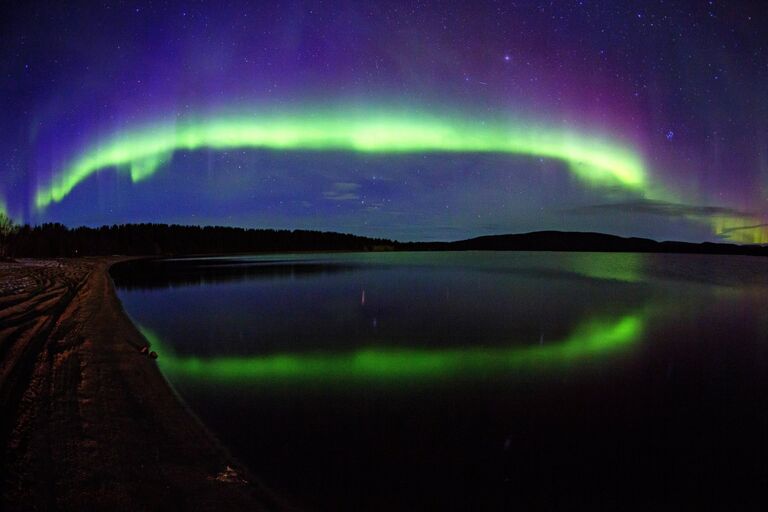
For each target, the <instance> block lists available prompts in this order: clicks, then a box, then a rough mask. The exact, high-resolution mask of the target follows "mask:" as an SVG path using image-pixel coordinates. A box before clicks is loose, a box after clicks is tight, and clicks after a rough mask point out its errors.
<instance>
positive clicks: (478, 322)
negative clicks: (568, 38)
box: [115, 252, 768, 510]
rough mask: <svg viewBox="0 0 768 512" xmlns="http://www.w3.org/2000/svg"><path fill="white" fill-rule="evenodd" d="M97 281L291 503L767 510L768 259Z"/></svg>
mask: <svg viewBox="0 0 768 512" xmlns="http://www.w3.org/2000/svg"><path fill="white" fill-rule="evenodd" d="M115 280H116V283H117V284H118V292H119V295H120V298H121V299H122V301H123V304H124V305H125V308H126V310H127V311H128V313H129V314H130V315H131V317H132V318H133V319H134V320H135V321H136V323H137V324H139V325H140V326H141V328H142V330H143V331H144V332H145V334H146V336H147V337H148V338H149V339H150V340H151V341H152V342H153V345H154V346H155V347H156V348H157V350H158V352H160V359H159V360H158V362H159V364H160V367H161V369H162V370H163V372H164V373H165V374H166V376H167V378H168V379H169V380H170V381H171V383H172V384H173V385H174V387H175V388H176V389H177V391H178V392H179V393H180V394H181V396H182V397H183V398H184V399H185V400H186V401H187V403H188V404H189V405H190V406H191V407H192V408H193V409H194V410H195V411H196V412H197V414H198V415H199V416H200V417H201V419H202V420H203V421H204V422H205V423H206V424H207V425H208V426H209V427H210V428H211V429H212V430H213V431H214V432H215V433H216V434H217V435H218V436H219V438H220V439H221V440H222V441H223V442H224V444H226V445H227V446H228V447H229V448H230V449H231V450H232V451H233V453H234V454H235V455H236V456H237V457H238V458H239V459H240V460H242V461H243V462H245V463H246V464H248V465H249V466H250V467H251V468H252V470H253V471H254V472H255V473H256V474H258V475H261V476H262V477H263V479H264V481H265V482H266V483H267V484H268V485H269V486H271V487H273V488H274V489H277V490H278V491H279V492H283V493H285V494H288V495H291V496H293V497H295V498H296V499H297V501H299V502H300V503H301V504H303V505H305V506H307V507H308V508H311V509H320V510H511V509H522V510H528V509H553V508H557V509H569V510H570V509H582V508H584V507H586V506H590V507H592V508H598V509H627V508H631V509H635V508H644V509H653V510H658V509H673V510H674V509H680V508H683V507H684V506H685V505H690V504H699V505H703V506H705V507H706V508H708V509H711V508H726V509H734V508H737V509H745V508H746V509H753V508H758V509H759V508H761V506H765V505H766V504H768V307H767V306H768V260H764V259H758V258H750V257H735V256H728V257H722V256H695V255H639V254H590V253H570V254H567V253H493V252H488V253H473V252H466V253H392V254H389V253H386V254H385V253H381V254H335V255H301V256H295V255H280V256H274V255H272V256H259V257H249V258H237V259H204V260H182V261H160V262H154V263H144V264H133V265H131V266H128V267H126V266H124V267H122V268H118V269H117V270H116V272H115Z"/></svg>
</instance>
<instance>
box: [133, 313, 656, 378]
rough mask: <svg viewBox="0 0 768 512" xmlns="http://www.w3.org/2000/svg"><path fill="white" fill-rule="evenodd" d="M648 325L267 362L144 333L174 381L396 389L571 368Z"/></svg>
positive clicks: (627, 319)
mask: <svg viewBox="0 0 768 512" xmlns="http://www.w3.org/2000/svg"><path fill="white" fill-rule="evenodd" d="M643 325H644V319H643V318H642V317H641V316H640V315H638V314H631V315H626V316H623V317H621V318H619V319H618V320H592V321H590V322H587V323H585V324H583V325H581V326H579V327H578V328H577V329H576V330H575V331H574V332H573V333H572V334H571V335H570V336H568V337H567V338H566V339H565V340H563V341H560V342H557V343H552V344H548V345H527V346H522V347H512V348H488V347H478V348H447V349H425V348H394V347H392V348H385V347H368V348H361V349H359V350H354V351H350V352H343V353H331V354H323V353H301V354H276V355H267V356H242V357H211V358H200V357H193V356H189V357H187V356H184V357H182V356H177V355H175V354H174V353H173V351H172V350H171V349H170V347H168V346H167V345H165V344H163V343H162V341H161V340H160V338H159V337H158V336H157V335H156V334H155V333H153V332H152V331H151V330H149V329H147V328H145V327H142V326H139V330H140V331H141V332H142V334H143V335H144V337H145V338H147V340H148V341H149V342H150V344H151V345H152V347H153V348H154V349H155V350H157V351H158V352H159V353H160V358H159V359H158V364H159V365H160V367H161V369H162V370H163V372H164V373H166V374H167V375H169V376H170V377H171V378H174V377H188V378H193V379H202V380H216V381H224V382H233V381H234V382H242V381H272V382H275V381H306V380H312V381H329V382H334V381H348V380H357V381H398V380H400V379H432V380H437V379H445V378H450V377H473V376H484V375H488V374H492V373H502V372H507V371H522V370H525V369H535V368H539V367H542V366H551V365H557V364H567V363H571V362H575V361H578V360H583V359H588V358H589V357H591V356H598V355H602V354H605V353H609V352H615V351H619V350H620V349H622V348H626V347H628V346H629V345H631V344H633V343H634V342H636V341H637V340H638V339H639V337H640V335H641V333H642V330H643Z"/></svg>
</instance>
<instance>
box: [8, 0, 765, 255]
mask: <svg viewBox="0 0 768 512" xmlns="http://www.w3.org/2000/svg"><path fill="white" fill-rule="evenodd" d="M3 10H4V13H3V14H4V15H3V17H2V19H3V21H2V23H3V38H4V44H3V46H2V51H3V59H2V62H3V73H2V77H3V78H2V80H3V90H4V94H3V95H2V98H0V104H2V107H3V111H4V117H3V121H2V122H0V130H1V131H2V134H3V137H2V138H1V140H0V144H1V145H2V147H1V148H0V150H1V151H2V152H3V154H4V155H6V157H5V158H4V160H3V162H2V164H1V165H2V169H1V170H0V172H2V179H1V180H0V205H1V206H0V207H2V208H5V209H6V210H7V211H8V212H9V213H10V214H11V215H13V216H14V217H16V218H17V219H19V220H23V221H26V222H32V223H38V222H48V221H56V222H63V223H66V224H70V225H78V224H87V225H101V224H105V223H118V222H120V223H122V222H145V221H151V222H181V223H191V224H225V225H238V226H248V227H275V228H306V229H327V230H336V231H347V232H353V233H357V234H362V235H372V236H384V237H391V238H398V239H403V240H430V239H457V238H462V237H469V236H477V235H484V234H492V233H507V232H521V231H532V230H539V229H562V230H590V231H603V232H609V233H614V234H619V235H634V236H648V237H652V238H656V239H682V240H691V241H702V240H714V241H718V240H729V241H735V242H742V243H766V242H768V125H766V124H765V119H768V97H766V95H765V94H764V91H765V90H766V87H768V64H767V63H766V60H767V57H766V48H765V40H764V38H763V37H761V34H763V33H764V29H765V27H766V15H765V13H763V12H762V11H761V10H760V9H759V8H757V7H755V6H753V5H751V4H749V3H744V4H743V5H742V4H741V3H738V2H737V3H729V4H721V3H720V2H697V1H689V2H684V1H680V2H665V3H659V4H658V5H656V4H654V5H649V4H646V3H637V2H628V1H623V2H587V1H558V2H550V3H546V4H539V3H536V2H518V3H504V2H501V3H496V2H484V3H480V4H478V5H472V6H468V5H464V4H463V3H460V2H448V3H440V4H432V3H397V2H391V3H389V2H387V3H385V4H381V3H378V2H355V3H345V2H327V3H326V2H317V1H313V2H288V3H286V4H282V5H280V6H277V5H261V4H259V3H255V4H252V3H248V2H238V1H234V2H226V3H225V4H224V5H219V4H209V3H206V2H201V3H191V4H188V3H185V2H168V3H164V4H162V5H160V4H157V5H156V4H153V3H144V2H133V3H114V4H111V3H107V4H103V5H99V6H93V5H91V4H90V3H86V2H82V3H81V2H75V3H72V4H68V5H59V4H58V3H46V2H38V3H34V5H32V4H24V5H17V6H4V7H3Z"/></svg>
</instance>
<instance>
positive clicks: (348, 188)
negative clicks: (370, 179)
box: [323, 181, 360, 201]
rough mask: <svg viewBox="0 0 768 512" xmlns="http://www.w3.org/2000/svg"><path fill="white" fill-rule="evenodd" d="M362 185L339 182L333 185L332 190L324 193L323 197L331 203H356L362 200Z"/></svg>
mask: <svg viewBox="0 0 768 512" xmlns="http://www.w3.org/2000/svg"><path fill="white" fill-rule="evenodd" d="M359 190H360V185H359V184H358V183H352V182H350V181H337V182H336V183H334V184H333V185H331V189H330V190H326V191H325V192H323V196H324V197H325V198H326V199H330V200H331V201H356V200H359V199H360V194H359V193H358V191H359Z"/></svg>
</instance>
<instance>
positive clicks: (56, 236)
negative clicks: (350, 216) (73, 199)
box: [6, 224, 394, 257]
mask: <svg viewBox="0 0 768 512" xmlns="http://www.w3.org/2000/svg"><path fill="white" fill-rule="evenodd" d="M6 243H7V249H8V250H7V252H8V254H9V255H10V256H12V257H62V256H99V255H110V254H127V255H160V254H162V255H171V254H233V253H254V252H290V251H320V250H322V251H369V250H386V249H391V248H392V247H393V245H394V242H392V241H391V240H383V239H378V238H366V237H361V236H355V235H348V234H342V233H331V232H321V231H302V230H296V231H288V230H273V229H244V228H233V227H222V226H178V225H167V224H121V225H113V226H103V227H100V228H88V227H79V228H67V227H66V226H64V225H62V224H42V225H40V226H35V227H30V226H22V227H21V228H19V229H18V230H17V231H16V232H15V233H14V234H13V235H11V236H10V237H9V239H8V240H7V242H6Z"/></svg>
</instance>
